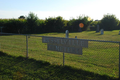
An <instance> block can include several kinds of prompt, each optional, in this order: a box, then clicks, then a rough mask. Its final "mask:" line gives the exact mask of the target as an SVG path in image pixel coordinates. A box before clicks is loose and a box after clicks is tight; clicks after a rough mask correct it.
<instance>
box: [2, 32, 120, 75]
mask: <svg viewBox="0 0 120 80" xmlns="http://www.w3.org/2000/svg"><path fill="white" fill-rule="evenodd" d="M42 37H43V36H36V35H14V34H9V35H0V51H3V52H5V53H8V54H10V55H14V56H24V57H27V58H28V57H29V58H35V59H36V60H43V61H47V62H50V63H51V64H53V65H63V57H64V63H65V65H68V66H73V67H76V68H80V69H83V70H87V71H91V72H94V73H98V74H101V75H109V76H111V77H119V76H120V64H119V62H120V42H116V41H102V40H87V41H88V48H82V55H78V54H72V53H65V54H64V56H63V52H57V51H50V50H47V43H42ZM79 40H83V39H79ZM85 40H86V39H85Z"/></svg>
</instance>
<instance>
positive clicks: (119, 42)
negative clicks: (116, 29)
mask: <svg viewBox="0 0 120 80" xmlns="http://www.w3.org/2000/svg"><path fill="white" fill-rule="evenodd" d="M119 79H120V42H119Z"/></svg>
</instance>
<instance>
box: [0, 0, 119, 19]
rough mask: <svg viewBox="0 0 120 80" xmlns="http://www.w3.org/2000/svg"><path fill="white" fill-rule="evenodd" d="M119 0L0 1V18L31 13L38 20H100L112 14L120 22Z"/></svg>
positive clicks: (16, 16)
mask: <svg viewBox="0 0 120 80" xmlns="http://www.w3.org/2000/svg"><path fill="white" fill-rule="evenodd" d="M119 8H120V0H0V18H2V19H4V18H7V19H8V18H18V17H19V16H21V15H23V16H28V14H29V13H30V12H33V13H34V14H36V15H37V16H38V18H39V19H45V18H49V17H57V16H62V17H63V19H66V20H69V19H71V18H77V17H78V16H82V15H85V16H89V17H90V18H91V19H93V20H96V19H98V20H100V19H102V18H103V15H106V14H107V13H109V14H114V15H115V16H116V17H117V18H118V19H119V20H120V9H119Z"/></svg>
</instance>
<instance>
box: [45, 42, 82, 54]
mask: <svg viewBox="0 0 120 80" xmlns="http://www.w3.org/2000/svg"><path fill="white" fill-rule="evenodd" d="M47 50H52V51H58V52H65V53H73V54H79V55H82V47H79V48H76V47H68V46H61V45H54V44H49V43H48V44H47Z"/></svg>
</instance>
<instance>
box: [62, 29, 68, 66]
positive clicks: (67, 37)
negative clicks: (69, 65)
mask: <svg viewBox="0 0 120 80" xmlns="http://www.w3.org/2000/svg"><path fill="white" fill-rule="evenodd" d="M65 33H66V37H65V38H69V31H68V30H66V31H65ZM64 58H65V54H64V51H63V66H64V62H65V59H64Z"/></svg>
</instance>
